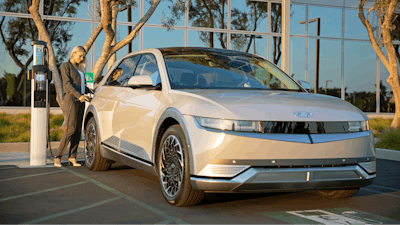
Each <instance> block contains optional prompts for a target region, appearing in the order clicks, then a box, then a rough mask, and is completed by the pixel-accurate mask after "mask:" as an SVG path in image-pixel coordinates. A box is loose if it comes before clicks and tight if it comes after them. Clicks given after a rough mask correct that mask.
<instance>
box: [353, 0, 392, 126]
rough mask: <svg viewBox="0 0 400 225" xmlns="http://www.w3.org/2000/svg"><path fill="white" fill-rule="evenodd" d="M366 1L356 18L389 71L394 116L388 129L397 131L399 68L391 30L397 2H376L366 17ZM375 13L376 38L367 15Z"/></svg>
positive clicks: (361, 5)
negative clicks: (384, 50)
mask: <svg viewBox="0 0 400 225" xmlns="http://www.w3.org/2000/svg"><path fill="white" fill-rule="evenodd" d="M367 1H368V0H361V1H360V3H359V7H358V17H359V18H360V20H361V23H362V24H363V25H364V26H365V28H366V29H367V31H368V37H369V40H370V41H371V44H372V47H373V48H374V50H375V52H376V54H377V55H378V57H379V58H380V60H381V61H382V63H383V65H384V66H385V67H386V69H387V70H388V71H389V74H390V75H389V77H388V78H387V82H388V84H389V85H390V87H391V88H392V91H393V96H394V99H395V116H394V119H393V122H392V124H391V125H390V127H389V128H388V129H398V128H399V126H400V83H399V68H398V65H397V59H396V49H395V46H394V45H393V32H392V31H393V30H395V25H394V21H395V20H396V19H397V15H396V14H395V13H394V10H395V9H396V7H397V3H398V0H376V1H375V3H374V6H373V7H372V8H371V9H369V10H368V12H367V16H366V17H365V16H364V6H365V3H366V2H367ZM371 11H375V15H376V16H377V18H378V25H377V28H378V30H379V31H380V32H377V34H378V35H377V37H375V35H374V29H373V27H372V26H371V23H370V21H369V13H370V12H371ZM381 42H382V43H383V46H384V47H385V49H386V52H387V54H388V57H386V56H385V54H384V53H383V51H382V49H381V48H380V45H381Z"/></svg>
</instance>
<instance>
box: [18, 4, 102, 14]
mask: <svg viewBox="0 0 400 225" xmlns="http://www.w3.org/2000/svg"><path fill="white" fill-rule="evenodd" d="M22 2H24V1H22ZM24 4H25V2H24ZM91 7H92V6H91V1H90V0H66V1H52V0H44V14H45V15H52V16H65V17H76V18H84V19H90V13H89V9H91ZM99 7H100V6H99Z"/></svg>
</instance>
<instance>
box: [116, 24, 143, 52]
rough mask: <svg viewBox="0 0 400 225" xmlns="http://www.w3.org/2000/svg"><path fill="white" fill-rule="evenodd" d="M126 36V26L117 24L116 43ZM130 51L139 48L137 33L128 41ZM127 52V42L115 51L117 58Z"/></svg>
mask: <svg viewBox="0 0 400 225" xmlns="http://www.w3.org/2000/svg"><path fill="white" fill-rule="evenodd" d="M127 36H128V26H125V25H117V43H118V42H119V41H121V40H123V39H124V38H126V37H127ZM130 45H131V52H134V51H138V50H139V35H138V36H136V38H135V39H133V41H132V42H131V43H130ZM128 53H129V44H128V45H125V46H124V47H122V48H121V49H120V50H118V51H117V60H118V59H120V58H121V57H123V56H125V55H126V54H128Z"/></svg>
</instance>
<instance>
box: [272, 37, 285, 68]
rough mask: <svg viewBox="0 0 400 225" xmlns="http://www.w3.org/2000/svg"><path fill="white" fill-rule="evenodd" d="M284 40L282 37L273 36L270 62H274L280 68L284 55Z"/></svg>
mask: <svg viewBox="0 0 400 225" xmlns="http://www.w3.org/2000/svg"><path fill="white" fill-rule="evenodd" d="M281 43H282V38H281V37H280V36H272V37H271V44H270V46H271V47H270V48H271V50H270V52H271V54H270V59H269V60H270V61H271V62H273V63H274V64H275V65H277V66H278V67H281V55H282V50H281V48H282V45H281Z"/></svg>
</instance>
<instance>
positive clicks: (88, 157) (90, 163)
mask: <svg viewBox="0 0 400 225" xmlns="http://www.w3.org/2000/svg"><path fill="white" fill-rule="evenodd" d="M85 142H86V148H85V152H84V154H85V164H86V167H87V168H88V169H89V170H91V171H103V170H108V169H109V168H110V166H111V163H110V161H109V160H107V159H105V158H103V157H101V154H100V136H99V134H98V129H97V124H96V120H95V119H94V118H93V117H92V118H90V119H89V121H88V123H87V125H86V129H85Z"/></svg>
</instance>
